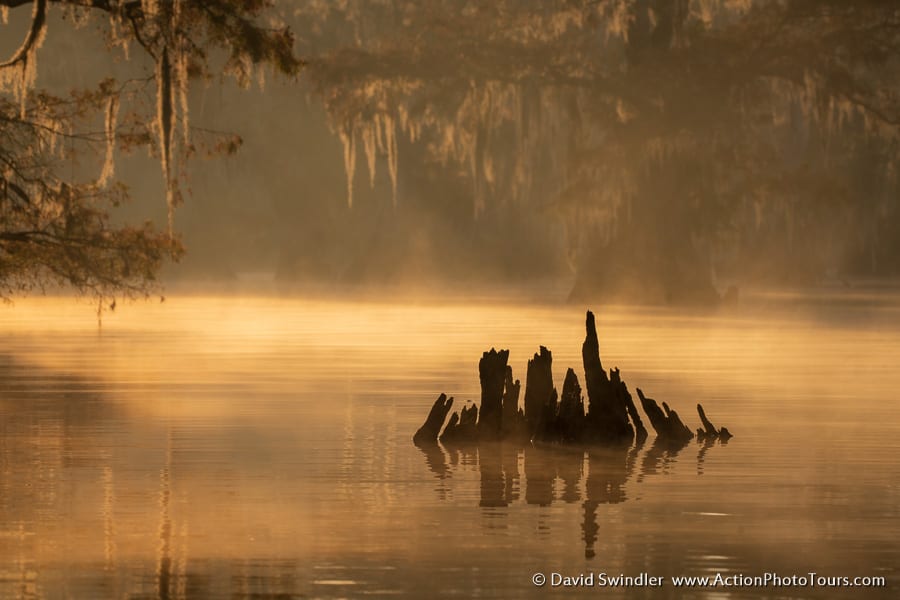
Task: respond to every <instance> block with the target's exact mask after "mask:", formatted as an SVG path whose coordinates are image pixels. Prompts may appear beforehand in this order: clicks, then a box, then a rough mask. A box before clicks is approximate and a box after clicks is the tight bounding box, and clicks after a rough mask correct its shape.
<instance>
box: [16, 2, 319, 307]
mask: <svg viewBox="0 0 900 600" xmlns="http://www.w3.org/2000/svg"><path fill="white" fill-rule="evenodd" d="M29 6H30V7H31V18H30V24H29V25H28V26H27V27H26V28H25V29H24V31H22V32H21V33H22V43H21V45H20V46H19V48H18V49H17V50H15V51H14V52H13V53H12V55H11V56H9V57H8V58H6V59H5V60H3V61H2V62H0V286H2V289H0V293H3V294H10V293H16V292H23V291H29V290H33V289H36V288H38V289H44V288H46V286H48V285H65V286H71V287H73V288H74V289H75V290H77V291H79V292H82V293H89V294H93V295H95V296H96V297H98V298H99V299H100V300H101V302H102V300H103V299H104V298H106V299H111V298H114V297H115V296H116V295H126V296H134V295H145V294H147V293H149V292H150V291H151V290H153V289H155V283H154V282H155V277H156V274H157V272H158V270H159V269H160V267H161V266H162V264H163V263H164V262H165V261H166V260H169V259H177V258H178V257H179V256H180V254H181V253H182V245H181V243H180V241H179V239H178V236H177V235H176V234H175V231H174V226H173V220H172V219H173V212H174V210H175V208H176V207H177V206H178V204H179V203H180V202H181V200H182V185H183V182H184V179H185V177H186V164H187V162H188V159H189V158H190V157H192V156H194V155H195V154H197V153H199V152H204V153H208V154H218V153H231V152H234V151H236V150H237V148H238V147H239V145H240V138H239V137H238V136H236V135H230V134H220V133H213V132H209V131H206V130H198V129H195V128H192V127H191V123H190V114H189V103H188V90H189V88H190V86H191V85H192V84H194V83H197V82H200V83H209V82H211V81H213V79H214V78H215V77H216V76H225V77H231V78H234V79H235V80H236V81H237V82H238V83H239V84H241V85H242V86H247V85H249V84H250V82H251V81H252V79H253V78H254V77H255V76H256V75H257V74H259V75H261V71H260V69H261V68H262V67H264V66H268V67H269V68H270V69H271V70H273V71H274V72H276V73H279V74H283V75H287V76H294V75H296V74H297V73H298V71H299V69H300V67H301V66H302V62H301V61H300V60H299V59H298V58H297V57H296V56H295V55H294V50H293V44H294V39H293V35H292V33H291V31H290V30H289V28H288V27H286V26H285V25H283V24H282V23H280V21H279V20H278V18H277V15H276V14H275V10H274V7H273V3H272V2H270V1H268V0H249V1H242V0H198V1H194V0H192V1H183V0H169V1H166V0H0V23H3V24H4V25H5V26H6V28H7V29H11V26H10V25H9V24H8V23H9V18H10V15H11V14H12V13H14V12H15V11H17V10H27V9H28V7H29ZM54 11H59V14H60V16H61V17H62V19H56V18H54V14H53V12H54ZM48 23H52V27H51V26H48ZM57 26H59V27H60V28H66V29H68V30H69V31H68V34H69V35H81V36H88V35H92V34H93V33H92V32H93V31H99V33H100V35H101V36H102V37H103V39H104V41H105V43H106V48H107V51H108V52H110V53H115V54H116V55H117V56H118V57H120V58H124V59H126V60H127V61H128V62H127V64H128V65H129V73H130V75H131V76H130V77H129V78H128V79H124V80H118V79H114V78H103V79H102V80H101V81H100V82H99V83H98V84H97V85H96V86H95V87H92V88H91V89H72V90H71V91H70V92H69V93H67V94H64V95H61V94H59V93H53V92H51V91H50V90H47V89H40V88H38V87H37V86H36V81H37V78H36V76H37V59H38V57H39V56H40V54H41V53H40V48H41V45H42V43H43V41H44V39H45V37H46V36H47V35H48V34H49V35H51V36H53V35H57V34H58V33H63V32H61V31H60V32H55V31H54V29H53V27H57ZM87 26H92V28H93V29H92V30H89V29H88V28H87ZM48 29H49V32H48ZM5 35H8V34H5ZM136 148H145V149H147V150H148V151H149V152H151V153H152V155H153V156H155V157H156V158H157V159H158V160H159V164H160V169H161V177H162V179H163V182H164V183H165V190H166V192H165V193H166V204H167V208H168V215H169V220H168V229H167V230H166V231H160V230H158V229H157V228H156V227H154V225H153V224H151V223H145V224H143V225H138V226H134V225H123V224H121V223H119V222H118V220H117V219H116V216H115V212H114V209H115V208H116V207H118V206H119V205H121V204H122V203H123V202H126V201H128V200H129V193H128V187H127V186H126V185H125V183H124V182H121V181H116V179H115V168H114V167H115V158H116V154H117V152H118V151H120V150H126V151H127V150H134V149H136ZM75 163H78V164H79V166H80V168H79V169H78V170H77V171H76V169H74V168H73V167H72V165H73V164H75ZM93 164H97V165H98V166H99V165H101V164H102V167H101V168H99V172H96V173H92V174H90V175H87V176H86V175H85V173H84V172H85V171H86V170H87V168H88V167H89V166H91V165H93Z"/></svg>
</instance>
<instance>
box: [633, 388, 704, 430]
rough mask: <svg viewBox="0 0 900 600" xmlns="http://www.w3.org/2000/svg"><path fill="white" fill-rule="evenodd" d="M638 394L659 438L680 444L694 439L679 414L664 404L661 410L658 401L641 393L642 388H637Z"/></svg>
mask: <svg viewBox="0 0 900 600" xmlns="http://www.w3.org/2000/svg"><path fill="white" fill-rule="evenodd" d="M637 393H638V398H640V399H641V407H642V408H643V409H644V412H645V413H647V417H648V418H649V419H650V425H652V426H653V429H655V430H656V435H657V437H658V438H661V439H664V440H671V441H673V442H680V441H686V440H690V439H692V438H693V437H694V434H693V433H691V430H690V429H688V428H687V427H686V426H685V424H684V423H682V421H681V418H680V417H679V416H678V413H676V412H675V411H674V410H671V409H670V408H669V405H668V404H666V403H665V402H663V403H662V404H663V407H662V408H660V407H659V405H658V404H657V403H656V400H654V399H653V398H647V397H646V396H644V392H642V391H641V388H637Z"/></svg>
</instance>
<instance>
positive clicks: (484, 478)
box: [416, 438, 728, 558]
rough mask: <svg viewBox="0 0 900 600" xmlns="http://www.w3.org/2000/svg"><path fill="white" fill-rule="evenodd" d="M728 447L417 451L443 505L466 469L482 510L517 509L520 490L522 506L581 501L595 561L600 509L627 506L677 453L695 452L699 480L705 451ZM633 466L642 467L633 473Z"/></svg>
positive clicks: (587, 549) (658, 443) (429, 446)
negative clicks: (476, 482)
mask: <svg viewBox="0 0 900 600" xmlns="http://www.w3.org/2000/svg"><path fill="white" fill-rule="evenodd" d="M727 443H728V442H727V440H726V441H724V442H723V441H719V440H715V439H706V440H702V441H700V440H698V441H682V442H677V441H668V440H660V439H658V438H657V439H656V440H655V441H654V442H653V443H652V444H649V445H647V444H646V443H645V442H644V441H643V440H642V441H640V442H638V443H636V444H634V445H632V446H630V447H588V448H576V447H566V446H556V445H547V444H529V445H526V446H525V447H521V446H518V445H515V444H511V443H508V442H507V443H505V442H486V443H484V442H483V443H480V444H478V445H475V444H450V445H449V447H445V445H444V444H442V443H423V444H416V447H417V448H418V449H419V451H421V453H422V454H423V455H424V457H425V465H426V466H427V468H428V470H429V471H430V472H431V473H432V474H433V475H434V477H436V478H437V479H438V480H440V481H441V484H442V485H441V487H440V488H438V491H439V496H440V498H441V499H442V500H444V499H446V498H447V497H448V494H447V491H448V489H449V488H448V485H447V484H448V480H450V479H451V478H452V477H453V474H454V471H455V470H456V469H457V468H459V466H460V465H464V466H468V467H472V466H477V469H478V473H479V475H480V490H479V492H480V493H479V506H480V507H482V508H504V507H508V506H510V505H512V504H515V503H516V502H518V501H519V500H520V494H519V490H520V489H521V487H522V486H523V485H524V489H525V495H524V503H525V504H530V505H537V506H543V507H547V506H550V505H552V504H553V503H554V502H562V503H566V504H573V503H577V502H579V501H583V504H582V506H583V509H584V520H583V523H582V526H581V530H582V541H583V542H584V555H585V557H586V558H593V557H594V556H595V554H596V552H595V549H594V545H595V543H596V541H597V536H598V533H599V531H600V525H601V524H600V523H599V522H598V515H597V508H598V507H599V506H600V505H602V504H619V503H622V502H625V501H626V500H627V499H628V492H627V484H628V483H629V481H632V480H633V481H634V483H635V484H640V483H642V482H643V481H644V480H645V479H646V478H647V477H650V476H655V475H666V474H667V473H668V472H669V471H670V470H671V469H673V468H675V464H676V463H677V462H678V461H677V459H678V456H679V454H681V453H682V451H683V450H685V449H686V448H688V447H689V446H690V445H696V446H697V447H698V453H697V459H696V464H697V474H698V475H701V474H702V473H703V463H704V461H705V459H706V454H707V452H709V450H710V449H711V448H712V447H713V446H716V445H725V444H727ZM448 454H449V457H450V458H448ZM637 465H640V468H637V472H635V470H636V466H637ZM520 467H521V469H520ZM522 474H524V478H523V477H522Z"/></svg>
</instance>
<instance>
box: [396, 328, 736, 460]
mask: <svg viewBox="0 0 900 600" xmlns="http://www.w3.org/2000/svg"><path fill="white" fill-rule="evenodd" d="M581 355H582V361H583V364H584V373H585V383H586V386H587V394H588V405H587V411H585V403H584V398H583V397H582V395H581V386H580V385H579V383H578V376H577V375H576V374H575V371H574V370H573V369H568V370H567V371H566V378H565V381H564V382H563V390H562V396H560V395H559V394H558V393H557V391H556V388H555V387H554V386H553V372H552V368H551V367H552V364H553V357H552V354H551V353H550V351H549V350H548V349H547V348H545V347H544V346H541V347H540V349H539V351H538V352H537V353H536V354H535V355H534V357H533V358H532V359H531V360H529V361H528V370H527V372H526V377H525V382H526V387H525V397H524V400H523V404H524V411H523V410H521V409H520V408H519V393H520V391H521V385H520V383H519V381H518V380H514V379H513V372H512V367H510V366H509V364H508V362H509V350H500V351H497V350H495V349H493V348H491V350H490V351H488V352H485V353H484V354H483V355H482V357H481V361H479V363H478V374H479V378H480V380H481V412H480V414H479V409H478V406H476V405H474V404H472V405H470V406H467V407H464V408H463V409H462V410H461V411H460V412H458V413H453V415H452V416H451V417H450V420H449V422H447V425H446V426H444V422H445V421H446V419H447V414H448V413H449V412H450V409H451V407H452V405H453V398H448V397H447V395H446V394H441V395H440V396H439V397H438V399H437V400H436V401H435V402H434V405H433V406H432V407H431V411H430V412H429V413H428V416H427V417H426V419H425V422H424V423H423V424H422V426H421V427H420V428H419V430H418V431H416V434H415V435H414V436H413V442H414V443H415V444H416V445H419V446H422V445H429V444H436V443H437V441H438V440H440V441H441V442H442V443H445V444H461V443H477V442H479V441H482V440H484V441H497V440H513V441H516V442H522V443H524V442H528V441H532V442H546V443H556V444H607V445H628V444H631V443H632V441H637V443H638V444H640V443H643V441H644V440H645V439H646V438H647V430H646V428H645V427H644V424H643V421H642V420H641V417H640V414H639V412H638V409H637V407H636V406H635V403H634V400H633V399H632V397H631V394H630V393H629V391H628V387H627V386H626V385H625V382H624V381H623V380H622V378H621V374H620V373H619V369H617V368H616V369H610V371H609V374H608V375H607V372H606V370H604V368H603V364H602V363H601V361H600V344H599V341H598V337H597V326H596V321H595V319H594V314H593V313H592V312H590V311H588V313H587V319H586V321H585V340H584V344H583V345H582V347H581ZM637 394H638V398H639V399H640V401H641V408H642V409H643V410H644V413H645V414H646V415H647V418H648V420H649V421H650V426H651V427H653V429H654V431H656V437H657V441H660V442H670V443H672V444H684V443H687V442H688V441H689V440H691V439H693V437H694V434H693V433H691V430H690V429H689V428H688V427H687V426H686V425H685V424H684V422H683V421H682V420H681V418H680V417H679V416H678V413H677V412H675V410H674V409H671V408H669V405H668V404H666V403H665V402H663V403H662V407H660V406H659V404H658V403H657V402H656V400H654V399H652V398H648V397H647V396H645V395H644V393H643V391H641V390H640V389H638V390H637ZM697 412H698V413H699V415H700V421H701V423H702V424H703V428H702V429H701V428H698V429H697V439H698V440H701V441H705V442H711V441H714V440H721V441H723V442H726V441H728V439H729V438H731V437H732V435H731V433H730V432H729V431H728V430H727V429H726V428H724V427H723V428H721V429H716V428H715V427H714V426H713V424H712V423H711V422H710V421H709V419H707V417H706V413H705V412H704V410H703V406H701V405H700V404H698V405H697ZM441 428H443V432H442V431H441Z"/></svg>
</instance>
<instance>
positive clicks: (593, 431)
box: [526, 311, 634, 443]
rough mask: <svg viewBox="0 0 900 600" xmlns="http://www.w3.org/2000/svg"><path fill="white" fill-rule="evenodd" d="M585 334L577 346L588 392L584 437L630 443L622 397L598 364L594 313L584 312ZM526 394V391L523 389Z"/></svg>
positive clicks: (630, 433) (626, 412)
mask: <svg viewBox="0 0 900 600" xmlns="http://www.w3.org/2000/svg"><path fill="white" fill-rule="evenodd" d="M585 330H586V335H585V339H584V344H582V346H581V358H582V360H583V362H584V381H585V385H586V386H587V393H588V411H587V425H586V428H585V429H586V435H587V439H588V441H600V440H602V441H607V442H613V443H616V442H625V441H627V442H630V441H631V440H632V439H633V438H634V429H633V428H632V426H631V423H629V422H628V409H627V408H626V406H625V401H624V398H623V397H622V396H621V395H620V394H618V393H617V391H616V389H615V386H613V384H612V383H611V382H610V380H609V378H608V377H607V376H606V371H604V370H603V364H602V363H601V362H600V343H599V341H598V340H597V325H596V323H595V321H594V313H592V312H591V311H588V313H587V320H586V322H585ZM526 393H527V390H526Z"/></svg>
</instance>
